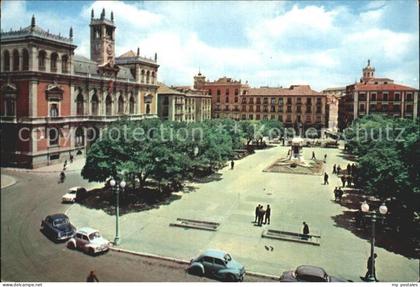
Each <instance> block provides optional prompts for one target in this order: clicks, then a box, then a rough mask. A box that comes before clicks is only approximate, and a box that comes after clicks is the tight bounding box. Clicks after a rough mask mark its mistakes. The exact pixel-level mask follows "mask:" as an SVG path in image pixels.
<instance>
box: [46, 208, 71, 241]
mask: <svg viewBox="0 0 420 287" xmlns="http://www.w3.org/2000/svg"><path fill="white" fill-rule="evenodd" d="M41 230H42V231H43V232H44V234H45V235H47V236H48V237H50V238H51V239H53V240H55V241H64V240H67V239H69V238H71V237H72V236H73V235H74V233H75V232H76V228H75V227H74V226H73V225H72V224H71V223H70V221H69V218H68V217H67V215H65V214H62V213H57V214H52V215H48V216H47V217H45V219H44V220H42V222H41Z"/></svg>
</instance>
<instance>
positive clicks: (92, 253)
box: [88, 248, 95, 256]
mask: <svg viewBox="0 0 420 287" xmlns="http://www.w3.org/2000/svg"><path fill="white" fill-rule="evenodd" d="M88 254H89V255H90V256H94V255H95V250H93V248H89V249H88Z"/></svg>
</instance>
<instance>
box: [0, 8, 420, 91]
mask: <svg viewBox="0 0 420 287" xmlns="http://www.w3.org/2000/svg"><path fill="white" fill-rule="evenodd" d="M74 3H75V5H77V2H74ZM337 3H338V4H337V5H335V6H331V5H329V6H327V5H326V6H315V5H313V4H311V3H305V2H302V3H298V4H292V5H290V4H289V3H287V2H281V1H280V2H274V1H272V2H270V1H269V2H245V1H244V2H224V1H209V2H192V1H185V2H171V1H169V2H147V1H146V2H140V3H139V2H122V1H96V2H93V3H91V4H88V5H85V6H84V7H82V8H81V10H80V11H81V12H80V14H79V15H66V13H65V12H63V13H62V14H60V13H58V11H53V10H51V11H36V14H37V23H39V25H40V26H41V27H43V28H45V29H48V28H49V29H50V30H51V32H54V33H58V32H60V33H62V34H65V33H68V27H70V26H73V28H74V31H75V42H76V44H78V46H79V47H78V49H77V50H76V52H77V53H80V54H83V55H84V56H87V57H89V21H90V11H91V9H92V8H94V10H95V16H96V17H98V16H99V14H100V13H101V11H102V8H105V10H106V15H107V17H108V18H109V13H110V11H111V10H112V11H113V12H114V18H115V23H116V25H117V30H116V41H117V43H116V44H117V46H116V47H117V49H116V53H117V55H120V54H122V53H124V52H126V51H128V50H130V49H131V50H136V48H137V47H138V46H139V47H140V50H141V54H142V55H146V56H148V57H152V56H153V55H154V53H155V52H157V53H158V62H159V64H160V68H159V80H163V81H165V82H166V83H167V84H169V85H171V84H192V80H193V76H194V74H195V73H196V72H197V70H198V68H199V67H200V68H201V72H202V73H204V74H205V75H206V76H207V77H208V78H210V79H217V78H218V77H222V76H224V75H226V76H229V77H233V78H235V79H242V81H245V80H248V81H249V82H250V84H251V85H255V86H260V85H283V86H288V85H290V84H296V83H308V84H310V85H311V86H313V87H315V88H316V89H319V90H320V89H323V88H327V87H330V86H340V85H345V84H347V83H352V82H353V81H354V79H357V78H359V77H360V73H361V69H362V67H363V66H364V65H365V63H366V60H367V59H368V58H370V59H372V62H373V64H374V65H375V66H376V71H377V73H378V75H381V76H388V77H391V76H392V77H395V81H397V82H405V83H406V84H409V85H412V86H418V77H417V74H418V73H419V71H418V61H419V54H418V43H419V38H418V28H417V31H413V30H404V29H403V28H404V26H403V25H405V23H408V22H398V25H400V26H402V29H399V30H398V29H396V28H395V27H394V26H390V23H391V22H389V21H390V19H389V15H390V14H389V11H390V9H391V6H392V3H391V4H390V3H389V2H381V3H379V2H375V3H374V4H372V5H373V6H372V5H370V4H369V3H370V2H369V3H368V5H365V6H364V7H362V8H361V9H359V10H357V9H353V8H354V7H353V8H352V7H350V6H343V5H341V4H340V3H339V2H337ZM390 5H391V6H390ZM27 6H28V5H27V4H25V2H20V1H6V3H5V5H4V6H3V18H2V27H3V28H6V29H7V28H9V27H12V26H13V27H14V28H17V27H18V26H20V25H22V26H27V25H29V23H30V17H31V15H32V13H33V11H28V7H27ZM414 6H415V5H414ZM414 8H416V7H413V9H414ZM395 9H398V5H397V6H395V5H394V6H392V11H393V13H394V14H392V15H397V14H396V13H398V11H397V10H395ZM404 9H407V7H405V8H404ZM404 11H406V10H404ZM387 13H388V14H387ZM12 15H20V17H15V16H12ZM38 15H40V16H39V17H38ZM403 16H404V15H401V17H403ZM394 18H395V16H394ZM38 19H39V21H38ZM413 21H417V22H418V19H417V20H416V19H413ZM25 23H26V25H25ZM393 23H394V22H393ZM409 23H411V22H409ZM410 25H411V27H412V26H413V25H412V24H410ZM407 29H408V28H407ZM387 73H389V75H388V74H387Z"/></svg>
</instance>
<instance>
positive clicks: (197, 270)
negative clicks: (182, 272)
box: [188, 266, 204, 276]
mask: <svg viewBox="0 0 420 287" xmlns="http://www.w3.org/2000/svg"><path fill="white" fill-rule="evenodd" d="M188 273H190V274H192V275H197V276H203V275H204V274H203V270H202V269H201V268H200V267H198V266H193V267H191V268H189V269H188Z"/></svg>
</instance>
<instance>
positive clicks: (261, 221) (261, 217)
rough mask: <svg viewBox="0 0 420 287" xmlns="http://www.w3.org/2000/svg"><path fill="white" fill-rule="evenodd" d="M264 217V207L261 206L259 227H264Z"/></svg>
mask: <svg viewBox="0 0 420 287" xmlns="http://www.w3.org/2000/svg"><path fill="white" fill-rule="evenodd" d="M264 215H265V210H264V206H262V205H260V212H259V214H258V226H262V224H263V220H264Z"/></svg>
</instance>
